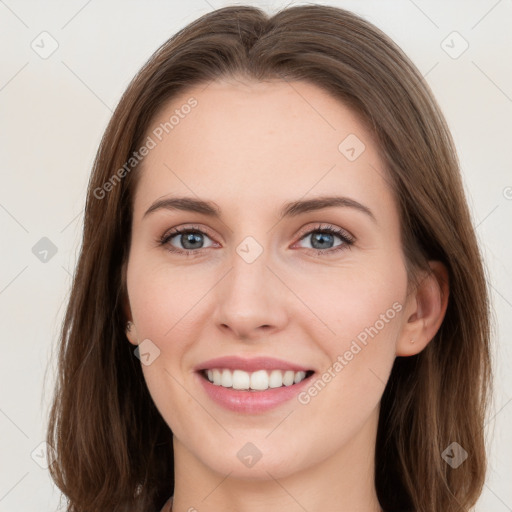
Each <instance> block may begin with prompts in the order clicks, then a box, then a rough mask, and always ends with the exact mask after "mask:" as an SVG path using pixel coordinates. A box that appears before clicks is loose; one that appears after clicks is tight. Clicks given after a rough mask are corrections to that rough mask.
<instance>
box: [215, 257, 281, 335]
mask: <svg viewBox="0 0 512 512" xmlns="http://www.w3.org/2000/svg"><path fill="white" fill-rule="evenodd" d="M264 255H265V252H263V254H262V255H260V257H259V258H257V259H256V260H255V261H253V262H252V263H248V262H246V261H244V259H243V258H241V257H240V256H239V255H238V254H237V253H236V252H235V253H234V255H233V258H232V260H231V261H232V268H231V270H230V271H229V272H228V274H227V275H226V276H225V277H224V279H223V280H222V282H221V283H219V285H218V286H217V287H216V297H215V298H216V303H217V307H216V309H215V315H214V321H215V323H216V325H217V326H218V328H219V329H220V330H221V331H222V335H223V336H224V337H226V336H227V335H228V336H231V337H233V338H235V339H239V340H243V341H256V340H258V339H260V338H263V337H264V338H267V337H268V336H269V335H270V334H272V333H275V332H278V331H281V330H282V329H284V328H285V326H286V324H287V322H288V313H287V311H289V309H288V307H287V304H286V302H287V301H288V300H290V297H289V292H288V293H287V289H286V287H285V286H284V285H283V283H282V282H281V280H280V279H279V278H278V277H277V276H276V273H275V271H273V270H272V269H271V268H269V266H268V262H267V259H266V258H265V257H264Z"/></svg>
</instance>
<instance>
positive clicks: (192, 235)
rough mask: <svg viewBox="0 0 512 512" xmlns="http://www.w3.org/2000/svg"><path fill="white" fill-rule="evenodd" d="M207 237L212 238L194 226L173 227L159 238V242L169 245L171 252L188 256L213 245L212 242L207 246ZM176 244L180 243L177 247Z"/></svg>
mask: <svg viewBox="0 0 512 512" xmlns="http://www.w3.org/2000/svg"><path fill="white" fill-rule="evenodd" d="M205 237H206V238H208V239H210V237H209V236H208V235H207V234H206V233H205V232H204V231H202V230H201V229H199V228H196V227H193V226H189V227H186V228H173V229H172V230H171V231H170V232H167V233H166V234H165V235H163V236H162V238H161V239H160V240H159V244H160V245H167V246H168V250H169V251H170V252H176V253H180V254H185V255H187V256H188V255H191V254H192V253H199V252H201V249H205V248H207V247H211V246H212V245H213V244H210V245H206V246H205V245H204V238H205ZM174 239H175V240H174ZM210 240H211V239H210ZM176 245H178V247H176ZM180 246H181V247H180Z"/></svg>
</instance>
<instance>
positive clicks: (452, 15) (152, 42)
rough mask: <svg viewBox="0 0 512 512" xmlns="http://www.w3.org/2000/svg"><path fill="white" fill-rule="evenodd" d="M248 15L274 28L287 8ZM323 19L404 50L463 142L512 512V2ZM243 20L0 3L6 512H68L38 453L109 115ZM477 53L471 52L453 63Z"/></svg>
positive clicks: (500, 495)
mask: <svg viewBox="0 0 512 512" xmlns="http://www.w3.org/2000/svg"><path fill="white" fill-rule="evenodd" d="M236 3H237V4H241V3H243V2H236ZM248 3H249V2H248ZM250 3H251V4H252V5H256V6H260V7H263V8H265V9H266V10H268V11H270V12H274V11H275V10H277V9H279V8H280V7H283V6H285V5H287V4H286V3H285V2H278V1H276V2H263V1H252V2H250ZM299 3H303V2H294V4H299ZM314 3H318V2H314ZM325 3H327V4H330V5H335V6H338V7H343V8H347V9H350V10H353V11H354V12H356V13H358V14H360V15H362V16H363V17H364V18H366V19H368V20H369V21H371V22H372V23H374V24H375V25H377V26H378V27H380V28H381V29H383V30H384V31H385V32H386V33H387V34H388V35H390V36H391V38H392V39H393V40H394V41H396V42H397V43H398V44H399V45H400V46H401V47H402V48H403V50H404V51H405V52H406V53H407V54H408V55H409V57H410V58H411V59H412V60H413V62H414V63H415V64H416V65H417V67H418V68H419V70H420V71H421V73H422V74H423V75H424V76H425V77H426V80H427V82H428V83H429V85H430V86H431V88H432V89H433V91H434V94H435V96H436V98H437V100H438V102H439V103H440V106H441V108H442V110H443V112H444V114H445V116H446V119H447V121H448V124H449V126H450V128H451V131H452V134H453V136H454V139H455V143H456V145H457V149H458V154H459V158H460V162H461V167H462V173H463V179H464V183H465V188H466V193H467V197H468V201H469V204H470V208H471V211H472V215H473V219H474V223H475V226H476V230H477V235H478V238H479V241H480V243H481V247H482V251H483V254H484V257H485V262H486V265H487V268H488V273H489V277H490V282H491V285H492V290H493V295H492V300H493V307H494V311H495V321H496V331H495V337H494V342H495V348H494V349H493V350H494V358H495V373H496V395H495V403H494V406H493V412H492V413H491V415H490V418H489V420H488V423H487V426H486V431H487V433H488V439H489V441H488V444H489V453H490V467H489V472H488V478H487V483H486V485H485V488H484V492H483V494H482V497H481V499H480V501H479V504H478V506H477V509H476V510H477V511H481V512H483V511H486V512H488V511H491V512H506V511H512V487H511V486H510V476H511V475H512V463H511V455H512V428H510V427H511V426H512V404H511V401H512V377H511V374H510V369H511V367H512V364H511V346H512V342H511V339H510V333H511V331H512V329H511V327H512V322H511V318H512V275H511V270H512V267H511V261H512V244H511V242H510V236H511V229H510V226H511V218H512V172H511V162H512V116H511V114H512V59H511V50H512V23H511V22H512V2H511V0H499V1H496V0H485V1H483V0H482V1H460V0H459V1H451V2H446V1H439V0H438V1H429V2H427V1H426V0H414V1H413V0H402V1H398V0H397V1H382V0H381V1H370V0H366V1H363V0H360V1H344V0H339V1H331V2H325ZM232 4H235V2H220V1H214V0H208V1H206V0H194V1H189V2H187V3H186V4H185V2H179V1H178V0H172V1H149V2H142V1H137V2H136V1H120V0H117V1H109V2H106V1H103V2H101V1H99V0H89V1H86V0H73V1H66V2H65V1H60V2H58V1H47V2H36V1H20V0H5V1H3V0H0V48H1V50H0V52H1V53H0V55H1V66H0V130H1V131H0V141H1V165H0V172H1V177H0V229H1V240H2V241H1V246H2V250H1V258H2V259H1V265H0V315H1V317H0V322H1V326H2V340H1V348H2V352H1V353H2V356H1V358H0V379H1V386H0V429H1V430H0V433H1V435H0V461H1V462H0V511H1V512H4V511H27V512H28V511H36V510H37V511H40V510H47V511H56V510H57V509H58V506H59V495H60V492H59V491H58V490H57V489H56V488H55V487H54V485H53V483H52V481H51V479H50V478H49V474H48V471H47V470H46V469H44V468H42V467H40V465H39V464H38V463H36V462H35V460H39V461H42V464H43V465H44V461H45V455H44V453H45V450H44V447H43V448H41V447H39V445H40V443H41V442H42V441H44V439H45V430H46V415H47V410H48V406H49V403H50V398H51V392H52V386H53V382H54V377H55V374H54V364H55V360H54V357H53V358H52V353H51V349H52V347H53V346H54V345H55V344H56V342H57V337H58V333H59V328H60V322H61V321H62V318H63V315H64V311H65V305H66V300H67V298H68V294H69V287H70V283H71V274H72V273H73V270H74V267H75V263H76V260H77V255H78V251H79V248H80V243H81V230H82V225H83V223H82V221H83V207H84V204H85V193H86V186H87V181H88V178H89V174H90V170H91V166H92V162H93V158H94V156H95V152H96V150H97V147H98V144H99V142H100V138H101V135H102V133H103V131H104V129H105V128H106V125H107V122H108V120H109V118H110V116H111V112H112V110H113V109H114V108H115V106H116V104H117V102H118V100H119V99H120V96H121V94H122V92H123V91H124V89H125V88H126V86H127V85H128V83H129V81H130V80H131V78H132V77H133V75H134V74H135V73H136V72H137V71H138V70H139V68H140V67H141V66H142V65H143V64H144V62H145V61H146V60H147V59H148V58H149V57H150V55H151V54H152V52H153V51H155V50H156V49H157V48H158V47H159V46H160V44H162V43H163V42H164V41H165V40H167V39H168V38H169V37H170V36H171V35H172V34H174V33H175V32H176V31H177V30H179V29H180V28H182V27H183V26H185V25H186V24H188V23H189V22H191V21H192V20H194V19H196V18H197V17H199V16H200V15H202V14H205V13H206V12H209V11H211V10H212V9H214V8H218V7H222V6H225V5H232ZM43 31H47V32H48V33H49V34H50V36H47V35H43V36H40V34H41V32H43ZM453 31H457V32H458V33H459V34H460V36H462V38H463V39H460V38H459V36H457V35H453V34H452V32H453ZM448 36H449V37H448ZM447 37H448V39H447ZM52 39H54V40H55V41H56V42H57V44H58V48H57V49H56V51H55V52H54V53H53V54H52V55H50V56H49V57H48V58H46V59H43V58H41V57H40V55H39V54H38V53H36V51H34V49H33V48H32V47H31V45H33V46H34V47H35V48H38V51H39V52H42V51H47V50H48V49H51V44H52ZM464 40H465V41H467V43H468V44H469V47H468V49H467V50H466V51H465V52H464V53H462V54H461V55H460V56H458V57H457V58H453V56H454V55H455V54H457V53H458V52H459V51H460V50H461V49H462V48H463V45H464ZM443 41H445V42H444V43H443ZM43 47H44V49H43ZM450 47H452V48H451V49H450ZM447 51H449V52H452V56H450V55H449V54H448V53H447ZM43 237H47V238H49V239H50V240H51V241H52V243H53V244H54V245H55V246H56V248H57V253H56V254H55V255H54V256H52V257H50V255H51V253H50V255H49V256H48V261H47V262H43V261H41V260H40V259H39V258H38V257H36V255H35V254H34V253H33V251H32V248H33V247H34V246H35V244H36V243H37V242H38V241H39V240H40V239H41V238H43ZM53 356H54V354H53ZM47 367H48V370H46V369H47ZM45 383H46V384H45ZM34 450H35V452H34ZM38 455H39V456H40V457H38ZM32 457H33V458H32ZM418 484H419V485H421V482H418ZM62 510H64V508H62Z"/></svg>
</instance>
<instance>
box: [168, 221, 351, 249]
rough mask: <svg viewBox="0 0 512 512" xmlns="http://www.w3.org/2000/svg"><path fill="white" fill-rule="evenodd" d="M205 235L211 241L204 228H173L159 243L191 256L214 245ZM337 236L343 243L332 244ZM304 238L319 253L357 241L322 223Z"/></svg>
mask: <svg viewBox="0 0 512 512" xmlns="http://www.w3.org/2000/svg"><path fill="white" fill-rule="evenodd" d="M205 237H206V238H207V239H209V240H210V241H211V238H210V236H209V235H208V234H207V233H205V232H204V231H203V230H202V229H199V227H196V226H187V227H184V228H173V229H172V230H171V231H168V232H167V233H165V234H164V235H163V236H162V238H161V239H160V240H159V241H158V243H159V245H162V246H167V250H168V251H169V252H173V253H178V254H183V255H186V256H191V255H193V254H198V253H201V252H202V249H206V248H209V247H213V246H214V243H210V244H208V245H204V238H205ZM336 238H338V239H339V240H341V243H340V244H338V245H335V246H332V244H333V243H334V241H335V239H336ZM303 240H309V241H310V247H305V248H306V249H308V250H313V251H316V254H317V255H325V254H332V253H334V252H337V251H342V250H345V249H350V246H351V245H352V244H353V243H354V242H355V238H354V237H353V236H352V235H350V234H349V233H348V232H347V231H345V230H343V229H340V228H337V227H335V226H331V225H322V224H319V225H317V226H315V228H313V229H310V230H309V231H307V232H305V233H303V234H302V236H301V238H300V240H299V242H300V241H303ZM217 246H218V245H217Z"/></svg>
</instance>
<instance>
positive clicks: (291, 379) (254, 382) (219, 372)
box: [206, 368, 306, 391]
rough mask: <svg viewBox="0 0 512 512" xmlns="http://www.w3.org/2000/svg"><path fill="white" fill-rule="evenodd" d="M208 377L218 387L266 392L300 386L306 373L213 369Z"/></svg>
mask: <svg viewBox="0 0 512 512" xmlns="http://www.w3.org/2000/svg"><path fill="white" fill-rule="evenodd" d="M206 375H207V377H208V380H209V381H210V382H213V384H215V385H216V386H223V387H225V388H233V389H255V390H258V391H264V390H265V389H268V388H279V387H281V386H283V385H284V386H291V385H292V384H298V383H299V382H300V381H302V380H304V379H305V377H306V372H294V371H293V370H286V371H285V370H271V371H269V372H267V370H258V371H256V372H252V373H249V372H245V371H243V370H228V369H227V368H224V369H212V370H207V372H206Z"/></svg>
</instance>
